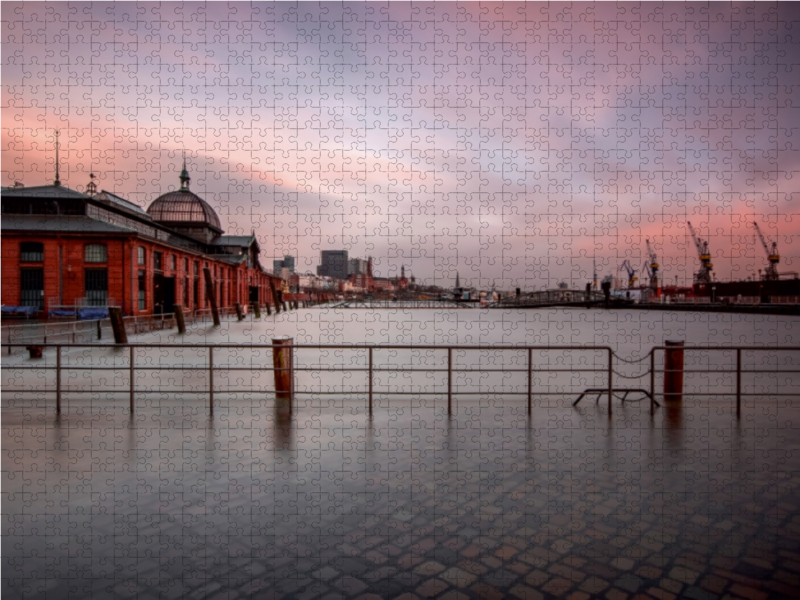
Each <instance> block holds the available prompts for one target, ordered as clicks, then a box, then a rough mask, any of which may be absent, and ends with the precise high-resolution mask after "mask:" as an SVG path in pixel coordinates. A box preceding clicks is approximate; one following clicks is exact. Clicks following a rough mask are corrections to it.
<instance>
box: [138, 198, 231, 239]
mask: <svg viewBox="0 0 800 600" xmlns="http://www.w3.org/2000/svg"><path fill="white" fill-rule="evenodd" d="M147 214H149V215H150V218H151V219H153V220H154V221H158V222H160V223H202V224H205V225H208V226H209V227H212V228H214V229H217V230H219V231H222V227H221V225H220V222H219V217H218V216H217V213H216V212H214V209H213V208H211V206H210V205H209V204H208V202H206V201H205V200H203V199H202V198H201V197H200V196H198V195H197V194H195V193H193V192H190V191H189V190H176V191H174V192H167V193H166V194H162V195H161V196H159V197H158V198H156V199H155V200H153V203H152V204H151V205H150V206H149V207H148V208H147Z"/></svg>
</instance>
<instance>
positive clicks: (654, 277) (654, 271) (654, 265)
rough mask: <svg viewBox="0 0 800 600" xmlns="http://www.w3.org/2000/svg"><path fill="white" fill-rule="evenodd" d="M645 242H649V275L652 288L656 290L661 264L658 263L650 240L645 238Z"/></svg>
mask: <svg viewBox="0 0 800 600" xmlns="http://www.w3.org/2000/svg"><path fill="white" fill-rule="evenodd" d="M645 243H646V244H647V258H648V259H649V260H650V264H649V265H647V275H648V276H649V277H650V289H651V290H653V291H654V292H655V291H656V290H658V269H659V267H660V265H659V264H658V258H657V257H656V253H655V252H654V251H653V247H652V246H651V245H650V240H645Z"/></svg>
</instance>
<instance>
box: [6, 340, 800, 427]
mask: <svg viewBox="0 0 800 600" xmlns="http://www.w3.org/2000/svg"><path fill="white" fill-rule="evenodd" d="M5 346H7V351H8V352H9V353H11V352H12V350H14V349H17V350H20V351H22V350H23V349H24V348H28V349H30V347H27V346H25V345H24V344H5ZM288 347H289V348H290V349H291V356H292V358H291V360H290V362H289V363H288V364H289V367H288V368H287V369H284V368H281V367H277V366H274V365H277V364H279V363H277V362H275V363H274V364H273V353H274V352H275V351H276V350H277V349H278V348H281V349H284V348H287V346H286V345H280V346H279V345H278V344H247V345H245V344H158V343H156V344H124V345H122V344H119V345H111V344H44V345H42V346H41V348H40V349H41V352H42V354H41V356H43V358H40V359H36V358H30V359H26V358H19V360H18V361H16V362H13V361H12V363H11V364H9V361H8V360H6V361H4V362H3V364H2V365H0V373H1V374H2V381H3V395H4V396H5V397H6V398H8V395H15V396H16V398H17V399H23V398H24V397H30V395H34V396H35V397H38V398H44V397H45V396H47V397H50V398H53V399H54V400H55V406H56V412H57V413H60V412H61V408H62V404H63V403H64V402H66V400H67V398H68V397H75V396H81V395H83V396H86V395H87V394H88V395H92V396H94V397H96V396H98V395H101V396H103V395H104V396H106V397H107V398H109V397H110V396H111V395H117V394H126V395H127V396H128V399H129V409H130V411H131V412H133V411H134V410H135V407H136V401H137V399H139V398H143V397H148V396H152V395H160V396H161V397H162V398H163V397H167V396H176V395H177V396H186V395H193V396H199V397H206V398H207V400H208V407H209V413H211V414H213V410H214V405H215V398H216V399H217V400H216V401H217V402H219V401H220V400H219V398H220V396H222V395H228V396H235V397H236V398H238V397H240V396H242V395H256V396H257V397H259V398H268V397H270V396H272V395H273V394H275V393H276V386H275V383H274V381H273V378H274V377H275V375H280V374H283V373H281V372H282V371H286V370H288V371H289V376H290V378H291V381H292V384H291V388H290V390H289V391H290V394H291V396H292V398H294V397H299V396H312V397H324V396H349V397H350V398H357V397H358V398H362V399H363V400H362V401H364V402H365V404H366V408H367V410H368V411H369V414H370V415H372V413H373V409H374V398H375V396H376V395H378V396H381V397H392V396H412V397H418V398H422V397H431V396H433V397H439V398H442V400H444V399H446V406H447V414H452V413H453V401H454V398H455V397H457V396H458V397H464V396H475V395H480V396H484V397H486V396H491V397H500V396H502V397H503V398H523V399H524V400H525V403H526V409H527V413H528V414H531V412H532V410H533V399H534V398H535V397H556V396H572V397H574V396H576V395H578V394H580V395H579V396H578V399H577V400H575V402H574V403H573V404H577V403H578V402H579V401H580V400H581V399H582V398H583V397H585V396H586V395H588V394H596V395H597V400H599V399H600V397H603V398H605V400H606V401H607V406H608V412H609V414H611V412H612V402H613V399H614V397H615V396H620V397H621V399H622V401H623V402H625V401H630V400H629V399H628V396H629V394H632V393H633V394H639V395H641V397H640V398H636V399H635V400H637V401H641V400H645V399H649V401H650V412H651V414H653V412H654V410H655V408H656V407H657V406H659V403H658V401H657V399H656V398H657V396H660V397H662V398H663V397H664V395H665V394H664V392H666V391H667V387H666V386H667V384H666V382H667V380H668V379H670V376H671V374H673V373H676V372H677V369H676V368H674V367H672V366H670V367H669V368H668V366H667V361H666V360H665V357H666V353H667V352H670V351H675V348H674V347H673V346H657V347H654V348H653V349H651V350H650V351H649V352H648V353H647V354H646V355H645V356H643V357H641V358H639V359H635V360H627V359H624V358H621V357H619V356H617V355H616V354H615V352H614V351H613V350H612V349H611V348H610V347H608V346H518V345H394V344H353V345H348V344H293V345H290V346H288ZM680 350H681V351H682V352H684V353H686V354H688V355H689V357H690V360H689V365H688V367H686V368H684V367H683V365H681V368H680V373H681V383H680V385H681V389H680V394H681V398H682V397H683V396H688V397H698V398H701V397H711V396H713V397H719V396H733V397H735V399H736V410H737V417H738V416H740V415H741V402H742V398H743V397H755V396H764V395H768V396H770V397H792V396H798V392H797V390H798V389H800V385H798V383H800V377H797V374H800V346H772V347H754V346H685V347H681V349H680ZM331 351H332V352H333V357H331ZM379 353H388V354H386V355H385V356H376V355H378V354H379ZM402 353H406V355H405V356H401V354H402ZM714 353H722V356H721V358H722V359H723V360H718V359H716V358H714V359H713V360H712V354H714ZM17 354H21V352H17ZM248 354H249V356H247V355H248ZM298 354H303V355H304V356H306V357H308V356H310V359H308V358H307V362H305V363H299V362H298V361H297V356H298ZM345 355H347V357H349V362H345V358H346V356H345ZM509 355H510V356H509ZM31 356H33V351H31ZM692 357H694V358H692ZM697 357H700V358H701V360H697ZM756 357H761V358H760V364H759V360H756ZM220 358H222V359H223V361H222V362H221V361H220V360H219V359H220ZM226 358H227V362H226V361H225V360H224V359H226ZM329 358H334V359H339V358H341V359H342V360H341V361H338V360H334V361H333V362H334V363H336V362H338V363H339V364H329V363H330V361H328V362H327V363H326V362H325V361H326V359H329ZM376 358H377V359H379V360H376ZM659 358H661V359H662V360H660V361H659V360H658V359H659ZM744 358H748V359H749V360H748V361H747V362H746V361H745V360H744ZM468 359H469V360H468ZM178 361H180V362H178ZM400 361H407V364H403V363H402V362H400ZM704 361H705V364H703V363H704ZM625 365H627V367H625ZM641 365H644V366H645V370H643V371H642V372H640V373H637V374H633V375H631V374H626V373H624V372H622V371H620V370H618V368H628V369H632V368H637V366H641ZM726 367H727V368H726ZM29 372H38V374H37V375H36V376H34V377H28V376H27V375H26V373H29ZM103 372H114V373H115V376H114V378H113V379H112V381H114V382H117V383H118V385H116V386H115V387H104V386H105V385H108V378H106V377H104V376H102V373H103ZM242 373H249V374H250V377H249V383H248V380H247V379H248V378H246V377H243V376H241V375H240V374H242ZM307 373H311V374H315V375H314V376H313V377H311V378H310V380H309V378H308V377H305V375H304V374H307ZM323 373H342V380H341V384H342V385H341V386H340V388H341V389H337V386H334V385H325V384H323V382H322V380H321V379H322V374H323ZM358 373H361V374H363V376H364V380H363V382H361V383H358V382H356V383H353V381H352V379H353V375H354V374H358ZM65 374H66V378H65ZM411 374H418V375H417V376H418V379H416V380H413V379H408V378H407V379H403V380H400V378H401V377H408V376H409V375H411ZM467 374H468V375H467ZM498 374H502V377H501V379H502V381H501V382H500V383H499V384H496V385H493V388H492V390H491V391H489V392H487V391H485V390H482V389H481V385H482V382H481V380H482V379H486V378H491V377H492V376H495V377H497V376H498ZM712 374H717V375H724V376H725V377H729V378H730V379H731V380H732V381H730V382H728V390H727V391H726V390H725V389H723V388H724V387H725V386H724V385H723V382H722V381H721V380H719V378H718V379H717V381H715V382H709V381H706V384H710V383H713V388H714V389H713V391H702V389H703V387H702V385H700V386H699V389H698V387H697V386H695V387H694V389H691V390H689V391H687V390H685V389H684V387H683V381H682V380H683V376H684V375H686V376H687V377H689V378H691V377H694V376H698V375H699V376H701V377H702V376H705V377H706V379H708V376H710V375H712ZM270 375H272V377H270ZM298 375H301V376H302V377H303V381H302V382H301V385H297V381H296V380H297V377H298ZM473 375H478V376H479V378H478V383H477V384H476V383H475V382H474V381H473V377H472V376H473ZM767 375H768V376H769V377H770V378H772V379H773V380H777V378H778V377H783V378H784V381H783V382H780V381H773V382H772V383H773V385H771V388H777V390H772V391H766V387H770V386H768V385H767V383H769V382H766V381H758V377H761V376H767ZM460 376H461V377H462V378H465V379H467V381H466V382H465V383H458V382H456V381H454V377H456V378H457V377H460ZM745 376H747V377H750V378H752V377H753V376H755V378H756V381H755V382H750V383H749V389H747V390H746V389H745V387H744V385H745V384H744V383H743V378H744V377H745ZM436 377H440V379H439V380H437V379H436ZM576 377H577V379H578V383H575V381H574V378H576ZM657 377H661V378H662V379H663V380H664V382H665V384H664V385H665V387H664V392H659V391H658V390H657V388H656V379H657ZM587 378H591V379H592V380H591V381H589V379H587ZM315 379H316V380H318V381H315ZM420 380H421V381H422V383H421V384H420ZM544 380H547V381H545V382H543V381H544ZM617 380H620V381H622V380H637V381H638V386H637V385H634V386H633V387H619V386H616V387H615V382H616V381H617ZM176 381H181V382H182V384H181V385H180V387H178V386H177V384H176V383H175V382H176ZM76 382H77V383H76ZM314 383H318V384H319V385H317V386H316V388H315V385H313V384H314ZM20 384H22V385H20ZM643 384H644V386H646V387H643ZM487 385H488V383H487ZM576 385H577V386H578V387H575V386H576ZM584 385H586V386H587V387H585V388H583V390H581V387H582V386H584ZM671 385H674V381H672V384H671ZM554 387H555V389H553V388H554ZM783 388H788V389H789V390H790V391H789V392H785V391H780V390H781V389H783ZM672 393H673V394H674V390H673V392H672ZM798 397H800V396H798ZM292 403H293V400H292Z"/></svg>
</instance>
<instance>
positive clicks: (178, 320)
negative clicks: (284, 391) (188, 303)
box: [172, 304, 186, 335]
mask: <svg viewBox="0 0 800 600" xmlns="http://www.w3.org/2000/svg"><path fill="white" fill-rule="evenodd" d="M172 310H173V311H175V325H177V326H178V333H179V334H181V335H183V334H184V333H186V321H185V320H184V318H183V306H181V305H180V304H175V305H174V306H173V307H172Z"/></svg>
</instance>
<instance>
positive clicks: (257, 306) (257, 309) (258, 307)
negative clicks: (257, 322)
mask: <svg viewBox="0 0 800 600" xmlns="http://www.w3.org/2000/svg"><path fill="white" fill-rule="evenodd" d="M253 313H255V317H256V319H260V318H261V304H259V303H258V302H253Z"/></svg>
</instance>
